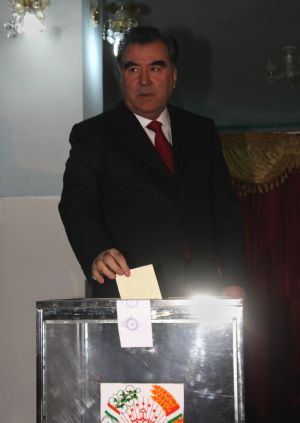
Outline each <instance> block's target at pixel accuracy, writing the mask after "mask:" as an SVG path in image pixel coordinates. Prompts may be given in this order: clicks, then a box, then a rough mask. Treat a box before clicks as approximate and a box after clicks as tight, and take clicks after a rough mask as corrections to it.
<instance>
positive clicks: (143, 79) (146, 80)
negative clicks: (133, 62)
mask: <svg viewBox="0 0 300 423" xmlns="http://www.w3.org/2000/svg"><path fill="white" fill-rule="evenodd" d="M140 84H141V85H150V84H151V78H150V74H149V70H148V69H143V70H142V71H141V74H140Z"/></svg>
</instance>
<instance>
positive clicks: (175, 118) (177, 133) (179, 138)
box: [168, 105, 187, 177]
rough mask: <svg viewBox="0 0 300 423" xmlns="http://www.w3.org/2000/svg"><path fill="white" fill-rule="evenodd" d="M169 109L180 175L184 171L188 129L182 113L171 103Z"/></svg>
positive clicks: (176, 161)
mask: <svg viewBox="0 0 300 423" xmlns="http://www.w3.org/2000/svg"><path fill="white" fill-rule="evenodd" d="M168 111H169V114H170V122H171V132H172V143H173V153H174V161H175V169H176V176H177V177H179V176H180V175H181V173H182V171H183V165H184V157H185V150H186V144H187V142H186V141H187V140H186V137H187V131H186V127H185V126H184V125H183V124H182V117H181V116H180V113H178V111H177V110H176V109H174V107H172V106H171V105H168Z"/></svg>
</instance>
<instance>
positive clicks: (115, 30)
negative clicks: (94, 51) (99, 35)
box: [92, 0, 141, 56]
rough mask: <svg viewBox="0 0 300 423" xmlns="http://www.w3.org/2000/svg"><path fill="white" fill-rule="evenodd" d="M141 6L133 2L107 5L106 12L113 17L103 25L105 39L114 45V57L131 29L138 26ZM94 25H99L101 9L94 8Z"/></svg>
mask: <svg viewBox="0 0 300 423" xmlns="http://www.w3.org/2000/svg"><path fill="white" fill-rule="evenodd" d="M140 10H141V8H140V6H139V5H138V4H134V3H132V2H131V1H126V0H124V1H123V2H121V3H115V2H112V3H107V4H106V5H105V6H104V11H105V12H107V13H108V14H110V15H112V17H111V18H109V19H107V20H106V21H105V22H104V24H103V39H104V40H106V41H107V42H108V43H110V44H112V45H113V51H114V55H115V56H116V55H117V53H118V46H119V43H120V41H121V39H122V38H123V35H124V33H125V32H126V31H128V30H129V29H131V28H133V27H135V26H137V25H138V21H137V19H136V16H137V15H138V14H139V13H140ZM92 14H93V21H94V24H98V23H99V16H100V12H99V8H97V7H96V8H93V10H92Z"/></svg>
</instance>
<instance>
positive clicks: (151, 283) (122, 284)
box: [116, 264, 162, 300]
mask: <svg viewBox="0 0 300 423" xmlns="http://www.w3.org/2000/svg"><path fill="white" fill-rule="evenodd" d="M130 274H131V275H130V276H129V277H127V276H117V277H116V281H117V285H118V290H119V293H120V297H121V299H122V300H159V299H161V298H162V296H161V293H160V289H159V286H158V282H157V279H156V275H155V272H154V268H153V266H152V264H149V265H148V266H142V267H137V268H135V269H130Z"/></svg>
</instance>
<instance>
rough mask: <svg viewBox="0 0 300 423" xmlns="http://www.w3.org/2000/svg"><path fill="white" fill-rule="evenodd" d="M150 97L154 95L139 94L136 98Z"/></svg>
mask: <svg viewBox="0 0 300 423" xmlns="http://www.w3.org/2000/svg"><path fill="white" fill-rule="evenodd" d="M152 95H154V94H153V93H139V94H138V96H139V97H151V96H152Z"/></svg>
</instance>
